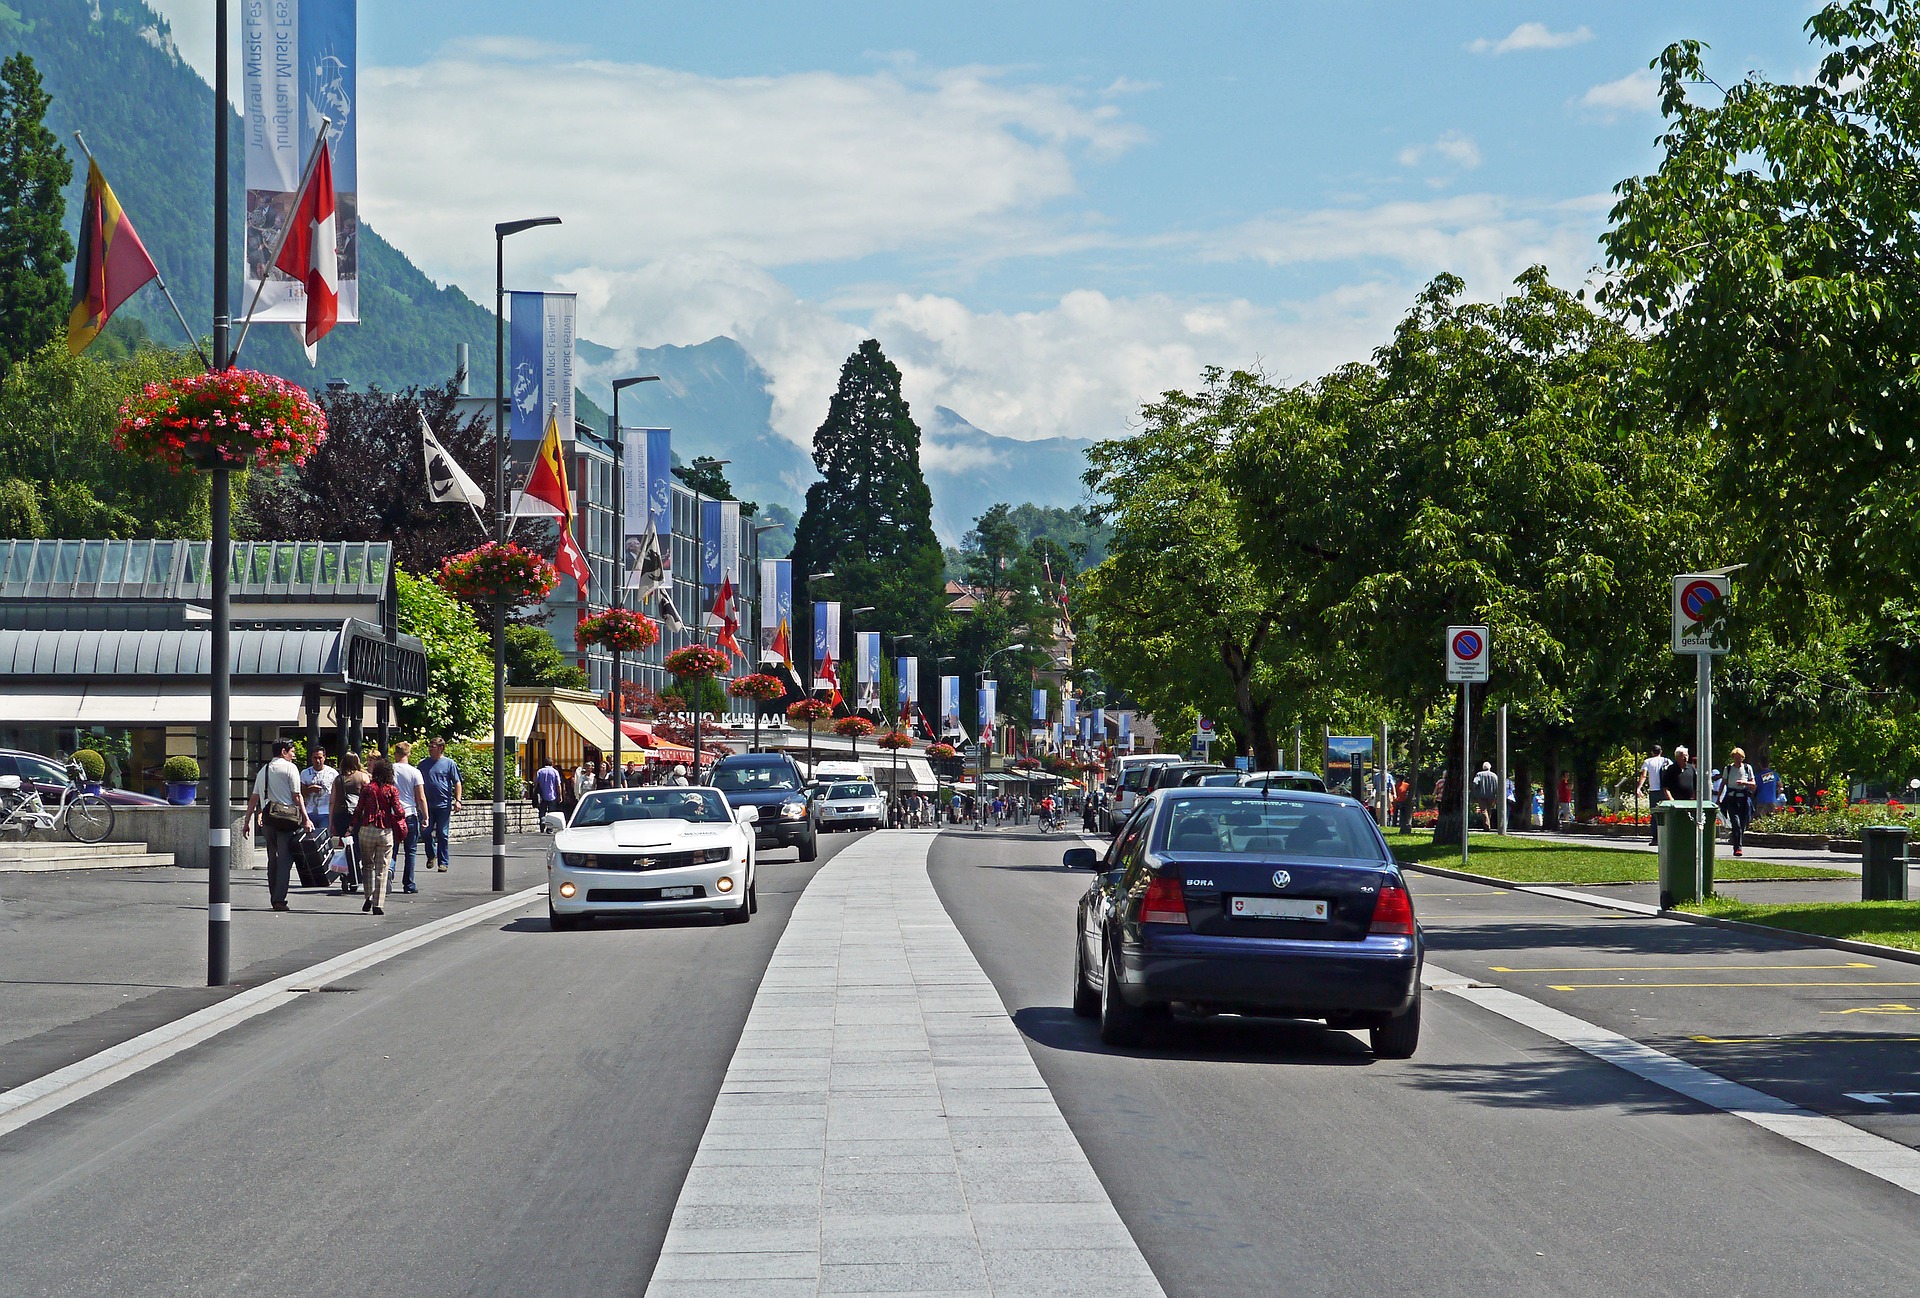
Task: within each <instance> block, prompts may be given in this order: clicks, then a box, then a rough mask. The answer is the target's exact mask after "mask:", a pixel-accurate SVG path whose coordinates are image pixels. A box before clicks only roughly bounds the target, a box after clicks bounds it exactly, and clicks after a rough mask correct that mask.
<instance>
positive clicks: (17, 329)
mask: <svg viewBox="0 0 1920 1298" xmlns="http://www.w3.org/2000/svg"><path fill="white" fill-rule="evenodd" d="M52 102H53V100H52V97H51V96H49V95H48V94H47V92H46V90H45V89H44V88H43V87H42V86H41V84H40V73H39V70H38V69H36V68H35V67H34V65H33V60H32V59H31V58H29V57H28V56H27V55H26V54H24V53H16V54H14V55H12V56H11V57H10V58H8V59H7V60H6V61H5V62H4V63H0V376H4V375H5V374H6V373H7V372H8V371H9V370H11V369H12V368H13V367H14V366H15V365H17V364H19V363H20V362H21V361H22V360H24V359H25V358H26V357H27V356H29V355H31V354H32V353H34V352H36V351H38V350H39V349H40V348H41V347H42V346H44V345H45V344H46V343H48V342H49V341H51V340H52V339H53V338H54V337H55V336H57V335H58V334H59V333H60V332H61V325H62V324H63V323H64V322H65V320H66V318H67V303H68V297H69V281H68V278H67V273H66V267H67V263H68V262H69V261H71V260H72V259H73V240H72V239H71V238H69V237H68V235H67V232H66V229H65V227H64V225H63V222H65V220H66V217H67V200H66V198H65V196H64V195H63V194H62V193H61V189H62V187H63V186H64V185H66V184H67V182H68V181H70V180H72V179H73V160H72V159H71V158H69V157H68V156H67V151H66V150H65V149H63V148H61V147H60V142H59V140H58V139H56V138H55V137H54V134H53V132H52V131H50V130H48V129H47V123H46V117H47V108H48V106H49V105H51V104H52Z"/></svg>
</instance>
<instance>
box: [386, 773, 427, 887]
mask: <svg viewBox="0 0 1920 1298" xmlns="http://www.w3.org/2000/svg"><path fill="white" fill-rule="evenodd" d="M412 756H413V745H412V744H409V743H398V744H395V745H394V746H393V787H394V791H395V792H397V793H398V794H399V795H400V809H401V810H402V811H405V812H406V813H407V836H406V838H405V839H401V840H396V841H395V842H394V845H393V861H394V863H397V862H398V861H399V860H400V850H401V848H402V847H403V846H404V847H405V848H406V858H407V864H406V869H405V871H404V872H403V873H402V874H401V877H400V886H401V889H402V890H403V891H405V892H419V891H420V889H419V886H418V885H416V884H415V883H414V881H413V866H414V862H415V860H416V859H417V858H418V857H419V855H420V826H422V825H424V824H426V823H427V780H426V777H425V776H424V775H422V774H420V768H419V767H417V766H415V765H414V764H413V763H412V762H411V761H409V760H408V759H409V758H411V757H412ZM387 879H388V882H389V883H391V882H392V879H393V863H390V864H389V865H388V866H387Z"/></svg>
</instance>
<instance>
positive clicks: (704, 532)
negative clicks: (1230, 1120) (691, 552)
mask: <svg viewBox="0 0 1920 1298" xmlns="http://www.w3.org/2000/svg"><path fill="white" fill-rule="evenodd" d="M720 505H721V502H720V501H718V500H703V501H701V502H700V584H701V585H702V586H704V587H706V588H707V589H708V590H718V589H720V578H721V577H723V576H724V575H725V574H726V570H727V569H726V563H725V560H724V558H723V556H724V553H725V541H724V538H723V537H722V535H721V533H723V532H724V531H725V530H726V519H725V517H724V516H723V515H722V514H721V512H720Z"/></svg>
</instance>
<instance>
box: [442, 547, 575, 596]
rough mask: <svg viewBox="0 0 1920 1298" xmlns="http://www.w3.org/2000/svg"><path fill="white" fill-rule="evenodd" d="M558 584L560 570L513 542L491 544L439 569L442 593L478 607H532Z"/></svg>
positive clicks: (454, 557)
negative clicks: (511, 605)
mask: <svg viewBox="0 0 1920 1298" xmlns="http://www.w3.org/2000/svg"><path fill="white" fill-rule="evenodd" d="M559 584H560V573H559V570H558V569H556V568H555V567H554V566H553V565H552V564H551V563H548V562H547V561H546V560H545V559H542V558H541V557H540V556H539V555H537V554H535V553H533V552H532V551H531V550H523V549H521V548H520V547H519V546H517V545H515V544H514V543H513V542H511V541H508V542H506V543H505V544H504V545H503V544H501V543H499V542H497V541H488V542H487V543H486V544H485V545H481V546H476V547H475V548H473V549H471V550H468V551H467V552H466V553H465V554H456V555H454V556H453V558H451V559H448V560H447V561H446V562H444V563H442V564H441V565H440V586H441V589H443V590H445V591H446V592H447V594H449V595H451V596H453V597H454V598H455V599H464V600H472V601H474V602H476V603H484V604H533V603H536V602H538V601H540V600H543V599H545V598H546V597H547V596H548V595H550V594H551V593H552V592H553V588H554V587H555V586H557V585H559Z"/></svg>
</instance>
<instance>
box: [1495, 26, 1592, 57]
mask: <svg viewBox="0 0 1920 1298" xmlns="http://www.w3.org/2000/svg"><path fill="white" fill-rule="evenodd" d="M1592 39H1593V29H1592V28H1590V27H1585V26H1581V27H1576V28H1574V29H1573V30H1572V31H1570V32H1556V31H1551V30H1549V29H1548V27H1547V25H1546V24H1545V23H1521V24H1520V25H1519V26H1518V27H1516V28H1514V29H1513V30H1512V31H1510V32H1508V33H1507V34H1506V35H1505V36H1502V37H1501V38H1500V39H1499V40H1497V41H1493V40H1488V39H1487V38H1486V37H1484V36H1482V37H1481V38H1480V39H1479V40H1476V41H1469V42H1467V49H1468V51H1469V52H1470V53H1474V54H1515V53H1519V52H1521V51H1524V50H1564V49H1566V48H1567V47H1568V46H1570V45H1584V44H1585V43H1586V42H1588V41H1590V40H1592Z"/></svg>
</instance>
